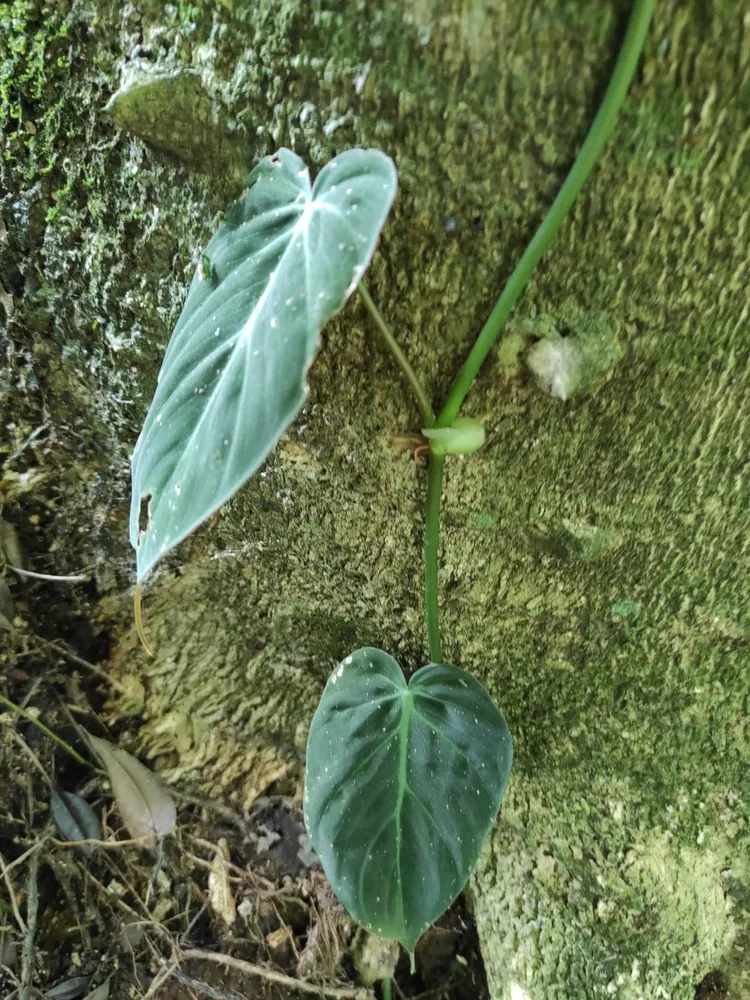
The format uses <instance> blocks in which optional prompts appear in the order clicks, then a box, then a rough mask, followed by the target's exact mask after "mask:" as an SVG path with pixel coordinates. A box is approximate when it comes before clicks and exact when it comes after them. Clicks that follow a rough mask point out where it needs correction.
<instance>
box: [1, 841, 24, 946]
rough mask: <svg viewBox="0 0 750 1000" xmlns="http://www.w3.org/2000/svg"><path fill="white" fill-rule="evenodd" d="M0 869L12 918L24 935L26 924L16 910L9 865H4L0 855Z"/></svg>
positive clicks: (3, 859) (14, 892) (16, 903)
mask: <svg viewBox="0 0 750 1000" xmlns="http://www.w3.org/2000/svg"><path fill="white" fill-rule="evenodd" d="M0 867H2V869H3V878H4V879H5V885H6V888H7V890H8V895H9V896H10V905H11V906H12V907H13V916H14V917H15V918H16V923H17V924H18V928H19V930H20V931H21V933H22V934H25V933H26V924H25V923H24V920H23V917H22V916H21V913H20V911H19V909H18V902H17V901H16V890H15V889H14V888H13V883H12V882H11V880H10V875H9V874H8V873H9V871H10V865H6V864H5V858H4V857H3V856H2V854H0Z"/></svg>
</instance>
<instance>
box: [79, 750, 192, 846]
mask: <svg viewBox="0 0 750 1000" xmlns="http://www.w3.org/2000/svg"><path fill="white" fill-rule="evenodd" d="M89 740H90V742H91V746H92V749H93V750H94V752H95V753H96V755H97V756H98V757H99V759H100V760H101V762H102V764H103V765H104V768H105V769H106V771H107V774H108V775H109V780H110V783H111V785H112V794H113V795H114V797H115V799H116V801H117V808H118V809H119V810H120V816H121V817H122V819H123V822H124V823H125V826H126V827H127V828H128V830H129V831H130V835H131V836H132V837H134V838H137V839H141V838H142V839H144V840H145V841H146V842H147V843H154V841H155V840H156V838H157V837H166V835H167V834H168V833H171V831H172V830H173V829H174V826H175V823H176V822H177V810H176V808H175V804H174V800H173V798H172V796H171V795H170V794H169V792H168V791H167V789H166V788H165V786H164V785H163V783H162V782H161V780H160V779H159V778H158V777H157V776H156V775H155V774H154V772H153V771H149V769H148V768H147V767H146V766H145V765H144V764H141V762H140V761H139V760H137V759H136V758H135V757H133V755H132V754H129V753H128V752H127V751H126V750H121V749H120V747H116V746H114V744H112V743H109V742H108V741H107V740H102V739H99V737H98V736H89Z"/></svg>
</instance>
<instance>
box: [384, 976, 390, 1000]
mask: <svg viewBox="0 0 750 1000" xmlns="http://www.w3.org/2000/svg"><path fill="white" fill-rule="evenodd" d="M383 1000H391V980H390V979H384V980H383Z"/></svg>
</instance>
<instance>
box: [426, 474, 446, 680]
mask: <svg viewBox="0 0 750 1000" xmlns="http://www.w3.org/2000/svg"><path fill="white" fill-rule="evenodd" d="M444 467H445V459H444V458H440V457H438V456H437V455H431V456H430V472H429V475H428V477H427V511H426V513H425V525H424V603H425V611H426V614H427V643H428V646H429V650H430V662H431V663H442V662H443V653H442V650H441V648H440V623H439V618H438V553H439V547H440V496H441V494H442V492H443V469H444Z"/></svg>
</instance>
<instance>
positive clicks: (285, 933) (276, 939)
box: [266, 927, 294, 967]
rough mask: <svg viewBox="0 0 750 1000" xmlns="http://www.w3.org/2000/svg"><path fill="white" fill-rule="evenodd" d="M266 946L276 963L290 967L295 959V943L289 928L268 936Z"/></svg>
mask: <svg viewBox="0 0 750 1000" xmlns="http://www.w3.org/2000/svg"><path fill="white" fill-rule="evenodd" d="M266 946H267V947H268V951H269V954H270V955H271V958H272V959H273V960H274V962H276V963H277V964H278V965H280V966H282V967H284V966H286V965H288V963H289V962H291V961H292V959H293V957H294V942H293V941H292V934H291V931H290V930H289V928H288V927H279V928H278V929H277V930H275V931H271V933H270V934H266Z"/></svg>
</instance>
